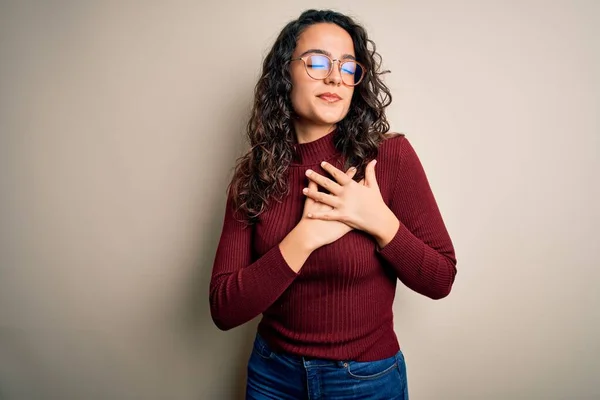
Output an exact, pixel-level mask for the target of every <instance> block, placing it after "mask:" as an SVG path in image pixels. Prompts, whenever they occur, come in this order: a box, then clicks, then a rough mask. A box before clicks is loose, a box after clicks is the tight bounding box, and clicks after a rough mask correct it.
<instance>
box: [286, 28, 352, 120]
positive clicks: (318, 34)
mask: <svg viewBox="0 0 600 400" xmlns="http://www.w3.org/2000/svg"><path fill="white" fill-rule="evenodd" d="M315 51H316V52H315ZM307 54H317V55H318V54H327V55H329V57H330V58H331V59H334V60H335V59H338V60H352V59H353V58H354V57H355V54H354V44H353V42H352V38H351V37H350V35H349V34H348V32H346V31H345V30H344V29H343V28H341V27H339V26H338V25H335V24H330V23H319V24H314V25H311V26H309V27H308V28H306V29H305V30H304V31H303V32H302V33H301V34H300V36H299V38H298V41H297V44H296V49H295V50H294V53H293V55H292V59H295V58H299V57H303V56H305V55H307ZM333 67H334V68H333V71H332V72H331V74H330V75H329V76H328V77H327V78H324V79H318V80H317V79H313V78H311V77H310V76H309V75H308V74H307V72H306V69H305V66H304V62H302V61H293V62H292V63H291V64H290V75H291V80H292V91H291V100H292V106H293V107H294V111H295V112H296V114H297V115H298V117H299V119H298V120H297V121H296V123H297V124H307V125H334V124H336V123H338V122H339V121H341V120H342V119H343V118H344V117H345V116H346V114H347V113H348V109H349V108H350V102H351V100H352V94H353V93H354V87H353V86H347V85H344V83H342V77H341V75H340V70H339V66H338V62H337V61H335V62H334V66H333Z"/></svg>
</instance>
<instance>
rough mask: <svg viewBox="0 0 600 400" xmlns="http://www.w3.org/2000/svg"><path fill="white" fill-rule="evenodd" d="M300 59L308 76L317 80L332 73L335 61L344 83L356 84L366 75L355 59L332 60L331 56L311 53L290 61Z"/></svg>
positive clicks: (348, 84)
mask: <svg viewBox="0 0 600 400" xmlns="http://www.w3.org/2000/svg"><path fill="white" fill-rule="evenodd" d="M300 60H302V62H303V63H304V69H305V70H306V73H307V74H308V76H310V77H311V78H313V79H316V80H321V79H325V78H327V77H328V76H329V75H331V73H332V72H333V63H334V61H337V62H338V68H339V70H340V76H341V77H342V82H343V83H344V85H347V86H356V85H358V84H359V83H360V81H362V80H363V78H364V77H365V75H366V70H365V68H364V67H363V66H362V64H360V63H359V62H357V61H354V60H332V59H331V57H328V56H326V55H324V54H309V55H306V56H304V57H299V58H293V59H291V60H290V61H300Z"/></svg>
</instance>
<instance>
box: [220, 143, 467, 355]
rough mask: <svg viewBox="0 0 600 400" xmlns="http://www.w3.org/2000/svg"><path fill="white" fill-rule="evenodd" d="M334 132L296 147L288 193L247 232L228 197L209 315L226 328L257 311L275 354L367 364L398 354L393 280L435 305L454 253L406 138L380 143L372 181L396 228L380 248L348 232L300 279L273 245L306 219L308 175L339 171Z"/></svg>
mask: <svg viewBox="0 0 600 400" xmlns="http://www.w3.org/2000/svg"><path fill="white" fill-rule="evenodd" d="M334 135H335V132H332V133H329V134H328V135H326V136H324V137H322V138H320V139H318V140H315V141H313V142H309V143H303V144H297V145H296V158H295V160H294V162H293V163H292V165H291V166H290V167H289V169H288V173H289V176H288V179H289V186H290V192H289V194H288V195H287V196H286V197H285V198H284V200H283V201H282V202H281V203H280V202H275V201H273V202H271V203H270V205H269V208H268V210H267V211H265V212H264V213H263V214H261V215H260V217H259V220H258V222H257V223H256V224H254V225H252V226H250V227H248V226H247V225H246V224H245V223H244V222H241V221H240V218H239V215H236V214H235V213H234V209H233V204H232V199H231V197H229V198H228V200H227V205H226V210H225V218H224V223H223V230H222V233H221V237H220V241H219V244H218V248H217V251H216V257H215V260H214V265H213V271H212V278H211V283H210V309H211V315H212V318H213V320H214V322H215V324H216V325H217V327H219V328H220V329H223V330H228V329H231V328H234V327H236V326H239V325H241V324H243V323H245V322H247V321H249V320H251V319H253V318H254V317H257V316H259V315H260V314H262V319H261V321H260V323H259V325H258V332H259V333H260V334H261V336H262V337H263V338H264V339H265V340H266V341H267V342H268V343H269V344H270V345H271V346H272V347H273V348H274V349H275V350H276V351H282V352H288V353H291V354H296V355H300V356H306V357H313V358H323V359H331V360H356V361H373V360H378V359H382V358H387V357H391V356H393V355H394V354H395V353H396V352H397V351H398V350H399V348H400V346H399V343H398V339H397V337H396V334H395V332H394V323H393V313H392V303H393V301H394V295H395V289H396V282H397V280H398V279H399V280H400V281H401V282H402V283H403V284H404V285H406V286H407V287H409V288H410V289H412V290H414V291H416V292H418V293H421V294H423V295H425V296H427V297H429V298H432V299H440V298H443V297H445V296H446V295H448V293H449V292H450V289H451V287H452V284H453V282H454V277H455V275H456V258H455V254H454V247H453V245H452V241H451V239H450V237H449V235H448V232H447V230H446V227H445V224H444V222H443V220H442V216H441V214H440V211H439V209H438V206H437V203H436V200H435V198H434V195H433V193H432V191H431V189H430V185H429V182H428V179H427V177H426V174H425V172H424V170H423V167H422V165H421V162H420V160H419V158H418V157H417V154H416V153H415V151H414V149H413V147H412V146H411V144H410V143H409V141H408V139H407V138H406V137H405V136H403V135H398V136H396V137H393V138H390V139H386V140H384V141H383V142H382V143H381V145H380V147H379V155H378V156H377V165H376V166H375V174H376V178H377V182H378V184H379V188H380V191H381V195H382V197H383V200H384V202H385V203H386V204H387V206H388V207H389V208H390V209H391V210H392V212H393V213H394V214H395V215H396V216H397V218H398V219H399V221H400V226H399V228H398V231H397V232H396V234H395V236H394V238H393V239H392V241H391V242H390V243H388V244H387V245H386V246H385V247H384V248H382V249H378V247H377V243H376V241H375V240H374V238H373V237H371V236H370V235H368V234H366V233H364V232H362V231H359V230H353V231H351V232H349V233H347V234H346V235H344V236H342V237H341V238H340V239H338V240H337V241H335V242H333V243H331V244H329V245H326V246H323V247H320V248H319V249H317V250H316V251H314V252H313V253H311V255H310V256H309V258H308V259H307V260H306V262H305V263H304V265H303V267H302V269H301V270H300V271H299V272H298V273H296V272H294V271H293V270H292V269H291V268H290V267H289V265H288V264H287V263H286V261H285V259H284V258H283V256H282V254H281V251H280V249H279V243H280V242H281V241H282V240H283V238H284V237H285V236H286V235H287V234H288V233H289V232H290V231H291V230H292V229H293V228H294V227H295V226H296V225H297V223H298V222H299V221H300V219H301V216H302V211H303V207H304V202H305V199H306V197H305V195H304V194H302V189H303V188H305V187H307V185H308V180H307V178H306V176H305V171H306V170H307V169H308V168H311V169H313V170H314V171H316V172H319V173H320V174H322V175H324V176H327V175H328V174H327V172H325V171H324V170H323V169H322V168H321V167H320V163H321V162H322V161H328V162H330V163H331V164H333V165H335V166H337V167H338V168H340V169H342V166H343V159H342V157H341V156H340V153H339V152H337V151H336V147H335V145H334Z"/></svg>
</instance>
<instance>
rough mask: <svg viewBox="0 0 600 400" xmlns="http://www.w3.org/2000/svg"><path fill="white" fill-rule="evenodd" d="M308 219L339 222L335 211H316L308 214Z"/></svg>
mask: <svg viewBox="0 0 600 400" xmlns="http://www.w3.org/2000/svg"><path fill="white" fill-rule="evenodd" d="M308 218H310V219H320V220H323V221H339V220H340V214H339V212H337V211H336V210H331V211H316V212H310V213H308Z"/></svg>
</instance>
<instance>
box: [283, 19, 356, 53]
mask: <svg viewBox="0 0 600 400" xmlns="http://www.w3.org/2000/svg"><path fill="white" fill-rule="evenodd" d="M309 49H320V50H325V51H328V52H330V53H331V54H332V55H333V56H334V57H339V56H341V55H342V54H350V55H354V43H353V42H352V37H350V34H348V32H346V31H345V30H344V29H343V28H341V27H339V26H338V25H336V24H331V23H319V24H314V25H311V26H309V27H308V28H306V29H305V30H304V31H303V32H302V33H301V34H300V36H299V37H298V41H297V42H296V49H295V51H294V54H295V55H298V54H301V53H303V52H305V51H306V50H309Z"/></svg>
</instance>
